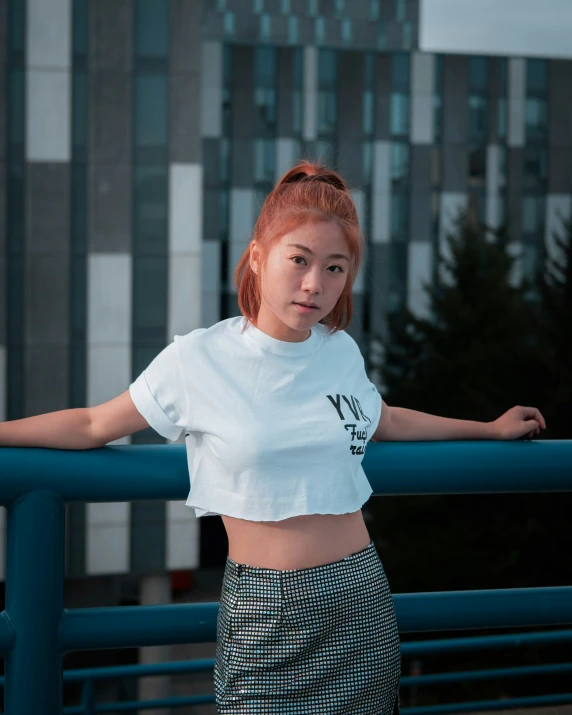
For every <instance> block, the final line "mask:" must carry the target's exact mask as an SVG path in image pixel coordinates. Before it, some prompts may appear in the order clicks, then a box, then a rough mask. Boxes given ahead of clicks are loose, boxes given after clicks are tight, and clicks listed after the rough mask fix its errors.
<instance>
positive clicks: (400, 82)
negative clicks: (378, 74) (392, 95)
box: [391, 52, 409, 92]
mask: <svg viewBox="0 0 572 715" xmlns="http://www.w3.org/2000/svg"><path fill="white" fill-rule="evenodd" d="M391 83H392V88H393V89H394V90H400V91H402V92H408V91H409V54H408V53H406V52H394V53H393V54H392V56H391Z"/></svg>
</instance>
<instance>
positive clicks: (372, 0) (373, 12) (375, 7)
mask: <svg viewBox="0 0 572 715" xmlns="http://www.w3.org/2000/svg"><path fill="white" fill-rule="evenodd" d="M369 19H370V20H379V0H369Z"/></svg>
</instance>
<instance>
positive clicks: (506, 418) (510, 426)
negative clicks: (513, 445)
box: [491, 405, 546, 439]
mask: <svg viewBox="0 0 572 715" xmlns="http://www.w3.org/2000/svg"><path fill="white" fill-rule="evenodd" d="M491 425H492V428H493V435H494V438H495V439H520V438H521V437H524V436H525V435H526V437H527V438H528V439H532V438H533V437H534V435H537V434H540V430H541V429H546V422H545V420H544V417H543V416H542V415H541V413H540V410H538V409H537V408H536V407H521V406H520V405H517V406H516V407H511V408H510V410H507V411H506V412H505V413H504V415H501V416H500V417H499V418H498V419H496V420H495V421H494V422H491Z"/></svg>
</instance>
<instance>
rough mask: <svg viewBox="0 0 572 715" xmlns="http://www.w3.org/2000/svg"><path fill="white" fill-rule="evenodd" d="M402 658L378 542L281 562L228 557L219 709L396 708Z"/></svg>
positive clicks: (286, 712) (325, 713)
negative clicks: (307, 561) (325, 556)
mask: <svg viewBox="0 0 572 715" xmlns="http://www.w3.org/2000/svg"><path fill="white" fill-rule="evenodd" d="M400 675H401V657H400V646H399V633H398V630H397V621H396V618H395V609H394V605H393V600H392V597H391V592H390V590H389V584H388V582H387V578H386V575H385V571H384V569H383V565H382V563H381V559H380V558H379V555H378V553H377V550H376V548H375V545H374V542H373V541H371V542H370V544H369V545H368V546H367V547H366V548H365V549H362V550H361V551H357V552H356V553H354V554H351V555H350V556H346V557H344V558H342V559H340V560H339V561H335V562H333V563H329V564H324V565H321V566H315V567H313V568H306V569H288V570H276V569H270V568H262V567H258V566H249V565H245V564H238V563H236V562H235V561H233V560H232V559H231V558H230V556H227V560H226V566H225V571H224V577H223V583H222V590H221V600H220V606H219V612H218V621H217V644H216V655H215V666H214V688H215V698H216V706H217V712H218V713H223V714H224V713H228V714H229V715H230V714H233V715H250V714H251V713H258V714H264V715H396V714H398V713H399V679H400Z"/></svg>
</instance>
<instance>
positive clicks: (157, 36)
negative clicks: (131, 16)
mask: <svg viewBox="0 0 572 715" xmlns="http://www.w3.org/2000/svg"><path fill="white" fill-rule="evenodd" d="M134 33H135V37H134V44H135V56H136V57H154V58H167V57H168V55H169V3H167V2H164V0H136V2H135V23H134Z"/></svg>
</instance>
